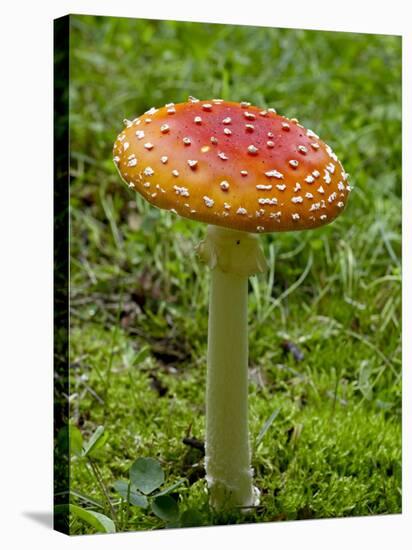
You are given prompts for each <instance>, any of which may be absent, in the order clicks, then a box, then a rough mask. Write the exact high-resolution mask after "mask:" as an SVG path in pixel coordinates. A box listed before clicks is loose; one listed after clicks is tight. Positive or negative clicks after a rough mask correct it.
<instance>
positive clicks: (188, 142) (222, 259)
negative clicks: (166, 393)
mask: <svg viewBox="0 0 412 550" xmlns="http://www.w3.org/2000/svg"><path fill="white" fill-rule="evenodd" d="M125 126H126V127H125V129H124V130H123V131H122V132H121V133H120V134H119V136H118V137H117V140H116V142H115V144H114V162H115V164H116V166H117V168H118V170H119V173H120V175H121V177H122V178H123V180H124V181H125V182H126V183H127V185H128V186H129V187H130V188H133V189H134V190H136V191H138V192H139V193H140V194H141V195H142V196H143V197H144V198H145V199H146V200H148V201H149V202H150V203H151V204H153V205H155V206H157V207H159V208H163V209H166V210H170V211H172V212H174V213H176V214H179V215H180V216H183V217H185V218H189V219H192V220H196V221H201V222H205V223H207V224H209V225H208V227H207V233H206V237H205V240H204V241H203V242H202V243H200V245H199V247H198V252H199V255H200V257H201V258H202V259H203V260H204V261H205V262H207V264H208V265H209V267H210V269H211V286H210V307H209V333H208V355H207V391H206V479H207V482H208V486H209V491H210V499H211V504H212V506H213V507H215V508H217V509H221V508H224V507H227V506H234V505H236V506H241V507H246V508H247V507H249V506H253V505H255V504H256V503H257V502H258V494H259V491H258V490H257V489H256V488H255V487H254V486H253V471H252V469H251V467H250V458H251V457H250V446H249V435H248V409H247V394H248V390H247V386H248V340H247V285H248V277H249V276H251V275H254V274H257V273H259V272H263V271H264V269H265V267H266V262H265V259H264V257H263V253H262V251H261V248H260V246H259V241H258V237H257V235H255V233H267V232H271V231H299V230H303V229H314V228H316V227H320V226H322V225H325V224H327V223H330V222H331V221H333V220H334V219H335V218H336V217H337V216H338V215H339V214H340V213H341V212H342V211H343V209H344V207H345V205H346V201H347V198H348V194H349V191H350V190H351V188H350V186H349V185H348V184H347V174H346V173H345V171H344V170H343V167H342V165H341V163H340V162H339V160H338V159H337V157H336V155H335V153H334V152H333V151H332V149H331V148H330V147H329V146H328V145H326V144H325V143H324V142H322V141H321V140H320V139H319V137H318V136H317V135H316V134H315V133H314V132H312V131H311V130H307V129H305V128H304V127H303V126H302V125H301V124H299V123H298V121H297V120H296V119H288V118H285V117H283V116H280V115H278V114H277V113H276V111H275V110H274V109H259V108H258V107H255V106H252V105H250V103H247V102H242V103H234V102H229V101H223V100H221V99H212V100H207V101H199V100H197V99H195V98H189V101H188V102H187V103H180V104H176V105H175V104H173V103H169V104H167V105H166V106H165V107H162V108H160V109H155V108H152V109H150V110H149V111H147V112H146V113H145V114H144V115H143V116H140V117H138V118H136V119H134V120H133V121H128V120H126V121H125Z"/></svg>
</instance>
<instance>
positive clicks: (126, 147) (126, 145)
mask: <svg viewBox="0 0 412 550" xmlns="http://www.w3.org/2000/svg"><path fill="white" fill-rule="evenodd" d="M128 148H129V142H128V141H125V142H124V143H123V151H127V150H128Z"/></svg>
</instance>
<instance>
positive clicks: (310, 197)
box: [305, 191, 313, 199]
mask: <svg viewBox="0 0 412 550" xmlns="http://www.w3.org/2000/svg"><path fill="white" fill-rule="evenodd" d="M305 197H306V198H307V199H313V195H312V193H309V191H308V192H307V193H305Z"/></svg>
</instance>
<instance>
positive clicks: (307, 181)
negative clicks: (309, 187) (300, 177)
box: [305, 176, 315, 183]
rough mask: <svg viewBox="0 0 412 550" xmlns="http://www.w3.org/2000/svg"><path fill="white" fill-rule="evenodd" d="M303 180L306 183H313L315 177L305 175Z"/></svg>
mask: <svg viewBox="0 0 412 550" xmlns="http://www.w3.org/2000/svg"><path fill="white" fill-rule="evenodd" d="M305 181H306V183H313V182H314V181H315V178H314V177H313V176H306V178H305Z"/></svg>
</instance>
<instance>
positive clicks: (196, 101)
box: [189, 95, 199, 103]
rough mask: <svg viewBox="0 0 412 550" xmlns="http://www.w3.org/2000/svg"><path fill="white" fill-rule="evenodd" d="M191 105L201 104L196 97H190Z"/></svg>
mask: <svg viewBox="0 0 412 550" xmlns="http://www.w3.org/2000/svg"><path fill="white" fill-rule="evenodd" d="M189 101H190V103H199V100H198V99H197V98H196V97H193V96H192V95H190V96H189Z"/></svg>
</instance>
